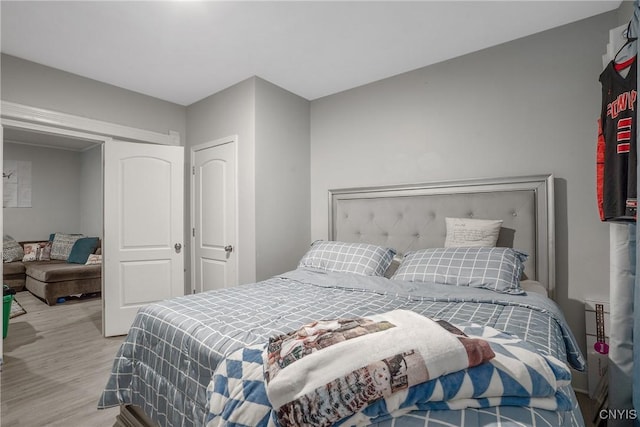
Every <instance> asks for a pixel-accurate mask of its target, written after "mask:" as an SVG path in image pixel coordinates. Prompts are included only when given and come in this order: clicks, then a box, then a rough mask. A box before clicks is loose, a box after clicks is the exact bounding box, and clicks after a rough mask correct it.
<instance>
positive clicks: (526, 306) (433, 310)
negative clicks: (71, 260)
mask: <svg viewBox="0 0 640 427" xmlns="http://www.w3.org/2000/svg"><path fill="white" fill-rule="evenodd" d="M396 309H404V310H411V311H414V312H416V313H419V314H422V315H425V316H428V317H431V318H437V319H442V320H446V321H448V322H450V323H452V324H457V325H463V324H469V323H475V324H479V325H486V326H490V327H491V328H494V329H496V330H498V331H504V332H506V333H508V334H510V335H515V336H517V337H519V338H521V339H522V340H524V341H525V342H527V343H529V344H531V345H532V346H533V347H534V348H535V349H536V350H537V351H538V352H540V353H541V354H543V355H549V356H552V357H554V358H556V359H558V360H561V361H563V362H564V361H566V362H567V363H568V364H569V365H570V366H571V367H573V368H575V369H578V370H583V369H584V367H585V365H584V359H583V357H582V354H581V353H580V351H579V350H578V346H577V344H576V342H575V339H574V337H573V335H572V334H571V332H570V330H569V328H568V326H567V325H566V322H565V320H564V317H563V316H562V314H561V312H560V311H559V309H558V307H557V306H556V305H555V303H553V302H552V301H550V300H548V299H547V298H545V297H543V296H541V295H537V294H529V295H508V294H498V293H496V292H492V291H490V290H485V289H475V288H469V287H455V286H442V285H435V284H428V283H421V282H403V281H397V280H388V279H385V278H381V277H364V276H356V275H353V274H347V273H328V272H321V271H315V270H310V269H304V268H299V269H298V270H295V271H293V272H289V273H287V274H285V275H282V276H280V277H275V278H272V279H269V280H266V281H263V282H259V283H256V284H251V285H244V286H239V287H236V288H231V289H225V290H222V291H212V292H206V293H202V294H196V295H190V296H185V297H181V298H175V299H172V300H169V301H165V302H162V303H158V304H152V305H150V306H148V307H145V308H143V309H142V310H141V311H140V312H139V313H138V315H137V317H136V319H135V321H134V324H133V326H132V328H131V330H130V332H129V335H128V336H127V338H126V340H125V342H124V343H123V345H122V347H121V348H120V350H119V352H118V354H117V356H116V359H115V361H114V366H113V369H112V374H111V376H110V378H109V381H108V384H107V386H106V388H105V390H104V391H103V394H102V396H101V398H100V402H99V407H101V408H105V407H110V406H115V405H119V404H132V405H136V406H139V407H141V408H142V409H143V410H144V412H145V413H147V414H148V415H149V416H150V418H151V419H153V420H154V421H156V422H157V423H158V424H159V425H162V426H203V425H205V424H206V421H207V417H208V416H209V413H208V400H207V394H206V390H207V386H208V385H209V383H210V381H211V379H212V375H213V373H214V372H215V370H216V367H218V365H219V364H220V363H221V362H223V361H225V357H226V356H227V355H230V354H231V353H233V352H234V351H235V350H238V349H241V348H246V347H249V346H252V345H260V344H263V343H265V342H266V341H267V340H268V338H269V337H270V336H273V335H277V334H285V333H288V332H290V331H292V330H293V329H295V328H297V327H299V326H300V325H302V324H304V323H307V322H310V321H313V320H317V319H331V318H338V317H363V316H367V315H372V314H376V313H384V312H387V311H391V310H396ZM225 363H226V361H225ZM256 385H257V383H256ZM560 390H561V392H562V393H563V395H565V396H566V397H567V398H568V399H569V401H568V403H567V402H564V404H568V405H569V406H571V410H569V411H552V410H548V409H541V408H533V407H531V406H504V405H502V406H490V407H486V408H466V409H454V410H441V409H442V408H441V407H439V408H432V407H420V406H417V407H416V410H414V411H412V412H410V413H408V414H404V415H401V416H399V417H397V418H393V419H378V418H372V419H371V420H372V422H373V423H374V424H373V425H380V426H392V425H393V426H404V425H407V426H410V425H420V426H423V425H433V426H435V425H439V426H441V425H460V426H482V425H487V426H488V425H549V426H580V425H583V424H584V422H583V420H582V416H581V414H580V410H579V407H578V404H577V401H576V399H575V396H574V394H573V391H572V390H571V387H570V386H569V385H564V386H562V387H560ZM501 403H505V402H501ZM262 406H264V405H262ZM219 420H221V421H223V419H222V418H219ZM210 421H212V420H210ZM221 425H232V424H230V423H226V424H225V423H224V422H223V423H222V424H221ZM247 425H250V424H247Z"/></svg>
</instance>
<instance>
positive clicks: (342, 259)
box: [298, 240, 396, 276]
mask: <svg viewBox="0 0 640 427" xmlns="http://www.w3.org/2000/svg"><path fill="white" fill-rule="evenodd" d="M395 254H396V251H395V250H394V249H390V248H384V247H382V246H376V245H370V244H367V243H345V242H335V241H324V240H316V241H315V242H313V243H312V244H311V248H310V249H309V251H308V252H307V253H306V254H305V255H304V256H303V257H302V259H301V260H300V263H299V264H298V267H310V268H317V269H321V270H326V271H334V272H341V273H355V274H360V275H362V276H382V275H384V272H385V271H387V268H389V265H390V264H391V260H393V256H394V255H395Z"/></svg>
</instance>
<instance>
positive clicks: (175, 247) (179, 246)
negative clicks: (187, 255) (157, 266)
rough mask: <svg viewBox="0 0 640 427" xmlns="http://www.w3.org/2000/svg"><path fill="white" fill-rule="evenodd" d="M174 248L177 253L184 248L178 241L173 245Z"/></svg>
mask: <svg viewBox="0 0 640 427" xmlns="http://www.w3.org/2000/svg"><path fill="white" fill-rule="evenodd" d="M173 248H174V249H175V250H176V253H177V254H179V253H180V251H181V250H182V245H181V244H180V243H176V244H175V245H173Z"/></svg>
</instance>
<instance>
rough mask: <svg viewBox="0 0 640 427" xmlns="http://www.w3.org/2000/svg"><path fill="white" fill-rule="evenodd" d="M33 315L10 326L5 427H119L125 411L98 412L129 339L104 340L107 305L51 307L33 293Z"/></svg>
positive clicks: (23, 300)
mask: <svg viewBox="0 0 640 427" xmlns="http://www.w3.org/2000/svg"><path fill="white" fill-rule="evenodd" d="M16 297H17V300H18V301H19V302H20V304H21V305H22V306H23V307H24V308H25V310H26V311H27V314H24V315H22V316H18V317H15V318H13V319H11V320H10V322H9V331H8V334H7V338H6V339H5V340H4V364H3V366H2V372H1V373H0V383H1V394H0V400H1V401H2V410H1V413H0V418H1V425H2V427H9V426H11V427H14V426H25V427H27V426H28V427H34V426H66V427H76V426H77V427H85V426H92V427H93V426H95V427H101V426H105V427H106V426H113V424H114V421H115V417H116V415H117V414H118V412H119V409H118V408H117V407H116V408H111V409H107V410H98V409H96V405H97V402H98V398H99V397H100V393H101V391H102V388H103V387H104V386H105V384H106V382H107V379H108V376H109V372H110V370H111V365H112V363H113V358H114V356H115V354H116V351H117V349H118V347H119V346H120V343H121V342H122V341H123V340H124V337H115V338H103V337H102V332H101V331H102V301H101V299H100V298H99V297H98V298H93V299H85V300H70V301H67V302H65V303H63V304H58V305H55V306H52V307H50V306H48V305H46V304H45V303H44V302H42V301H41V300H39V299H38V298H36V297H34V296H33V295H31V294H30V293H29V292H27V291H24V292H18V294H17V295H16Z"/></svg>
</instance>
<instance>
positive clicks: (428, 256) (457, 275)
mask: <svg viewBox="0 0 640 427" xmlns="http://www.w3.org/2000/svg"><path fill="white" fill-rule="evenodd" d="M526 259H527V255H526V254H524V253H522V252H518V251H516V250H513V249H511V248H434V249H423V250H419V251H413V252H408V253H407V254H406V255H405V257H404V259H403V260H402V264H400V267H398V270H397V271H396V273H395V274H394V275H393V277H392V279H396V280H404V281H408V282H432V283H440V284H442V285H454V286H472V287H477V288H485V289H490V290H492V291H496V292H501V293H507V294H522V293H524V291H523V290H522V289H521V288H520V277H521V276H522V271H523V270H524V265H523V264H522V263H523V262H524V261H525V260H526Z"/></svg>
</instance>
